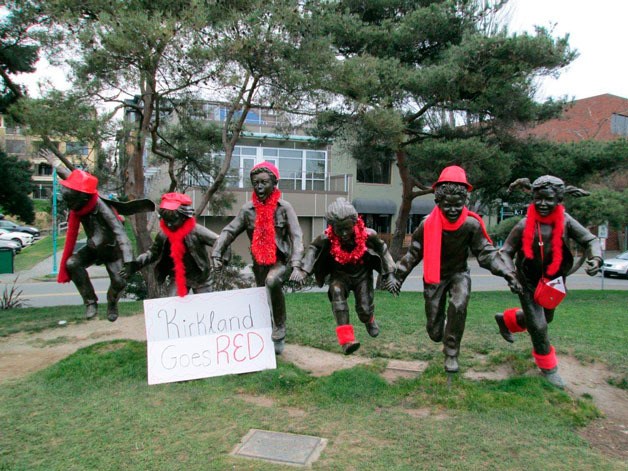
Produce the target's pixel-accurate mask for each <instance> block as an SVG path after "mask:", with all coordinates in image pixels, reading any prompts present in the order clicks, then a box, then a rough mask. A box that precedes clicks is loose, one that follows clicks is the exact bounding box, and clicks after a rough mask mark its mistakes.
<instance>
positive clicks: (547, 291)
mask: <svg viewBox="0 0 628 471" xmlns="http://www.w3.org/2000/svg"><path fill="white" fill-rule="evenodd" d="M537 230H538V231H539V246H540V248H541V267H542V269H543V270H544V261H543V238H542V237H541V228H540V227H538V224H537ZM566 295H567V289H566V288H565V284H564V283H563V277H562V276H559V277H558V278H554V279H553V280H550V279H549V278H545V277H544V276H541V279H540V280H539V283H538V284H537V285H536V289H535V290H534V302H535V303H537V304H538V305H539V306H541V307H544V308H545V309H555V308H556V306H558V305H559V304H560V303H561V302H562V300H563V299H565V296H566Z"/></svg>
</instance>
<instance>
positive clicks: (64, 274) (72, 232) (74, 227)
mask: <svg viewBox="0 0 628 471" xmlns="http://www.w3.org/2000/svg"><path fill="white" fill-rule="evenodd" d="M96 204H98V194H94V195H92V197H91V198H90V199H89V200H88V201H87V203H85V206H83V207H82V208H81V209H77V210H74V209H73V210H72V211H70V217H69V218H68V232H67V233H66V238H65V245H64V246H63V255H62V256H61V264H60V266H59V274H58V275H57V283H67V282H69V281H70V280H71V279H70V274H69V273H68V269H67V267H66V264H67V261H68V258H70V255H72V252H74V246H75V245H76V238H77V237H78V232H79V226H80V224H81V218H82V217H83V216H87V215H88V214H89V213H91V212H92V211H93V210H94V208H96Z"/></svg>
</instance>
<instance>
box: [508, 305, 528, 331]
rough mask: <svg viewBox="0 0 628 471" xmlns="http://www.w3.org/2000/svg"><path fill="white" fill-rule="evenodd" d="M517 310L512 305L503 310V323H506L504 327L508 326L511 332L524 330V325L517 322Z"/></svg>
mask: <svg viewBox="0 0 628 471" xmlns="http://www.w3.org/2000/svg"><path fill="white" fill-rule="evenodd" d="M518 310H519V308H518V307H512V308H510V309H506V310H505V311H504V324H506V327H508V330H509V331H510V332H512V333H513V334H516V333H517V332H525V331H526V329H525V327H521V326H520V325H519V324H517V311H518Z"/></svg>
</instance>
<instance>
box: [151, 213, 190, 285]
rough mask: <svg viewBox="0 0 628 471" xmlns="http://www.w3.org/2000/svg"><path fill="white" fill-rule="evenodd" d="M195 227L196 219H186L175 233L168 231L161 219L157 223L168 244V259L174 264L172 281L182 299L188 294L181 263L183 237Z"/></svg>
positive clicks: (183, 245)
mask: <svg viewBox="0 0 628 471" xmlns="http://www.w3.org/2000/svg"><path fill="white" fill-rule="evenodd" d="M195 226H196V219H195V218H189V219H187V220H186V221H185V222H184V223H183V225H182V226H181V227H179V228H178V229H177V230H176V231H172V230H170V229H168V226H166V223H165V222H164V221H163V219H161V220H160V221H159V227H161V230H162V231H164V234H166V237H168V241H169V242H170V258H172V262H173V263H174V281H175V284H176V285H177V295H179V296H181V297H183V296H185V295H186V294H188V283H187V278H186V277H185V264H184V263H183V256H184V255H185V252H186V250H187V249H186V248H185V243H184V240H185V236H187V235H188V234H189V233H190V232H192V229H194V227H195Z"/></svg>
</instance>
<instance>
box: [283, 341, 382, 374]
mask: <svg viewBox="0 0 628 471" xmlns="http://www.w3.org/2000/svg"><path fill="white" fill-rule="evenodd" d="M281 358H282V359H283V360H285V361H288V362H290V363H294V364H295V365H297V366H298V367H299V368H301V369H302V370H305V371H307V372H308V373H310V374H311V375H312V376H328V375H330V374H332V373H333V372H335V371H339V370H345V369H348V368H353V367H354V366H357V365H364V364H368V363H370V362H371V360H369V359H368V358H363V357H359V356H356V355H343V354H340V353H331V352H326V351H323V350H318V349H316V348H311V347H302V346H300V345H286V349H285V350H284V351H283V353H282V354H281Z"/></svg>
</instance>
